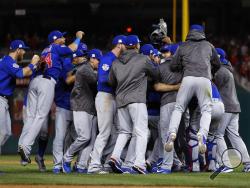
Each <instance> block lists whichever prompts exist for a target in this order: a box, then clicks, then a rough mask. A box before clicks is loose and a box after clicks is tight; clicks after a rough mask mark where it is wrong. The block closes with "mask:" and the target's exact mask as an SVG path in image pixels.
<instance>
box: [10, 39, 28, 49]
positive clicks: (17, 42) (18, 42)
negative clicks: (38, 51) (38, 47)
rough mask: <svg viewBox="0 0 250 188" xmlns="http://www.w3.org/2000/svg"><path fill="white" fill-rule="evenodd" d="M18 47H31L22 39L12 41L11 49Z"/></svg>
mask: <svg viewBox="0 0 250 188" xmlns="http://www.w3.org/2000/svg"><path fill="white" fill-rule="evenodd" d="M18 48H20V49H29V47H28V46H26V45H25V44H24V42H23V41H22V40H13V41H12V42H11V43H10V49H11V50H16V49H18Z"/></svg>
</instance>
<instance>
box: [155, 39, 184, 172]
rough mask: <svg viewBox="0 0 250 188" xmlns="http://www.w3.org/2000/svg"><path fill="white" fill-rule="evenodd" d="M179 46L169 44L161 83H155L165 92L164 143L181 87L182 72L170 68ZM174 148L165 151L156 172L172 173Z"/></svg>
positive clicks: (162, 101) (163, 110)
mask: <svg viewBox="0 0 250 188" xmlns="http://www.w3.org/2000/svg"><path fill="white" fill-rule="evenodd" d="M176 49H177V48H175V46H174V44H173V45H168V51H169V52H170V53H169V55H170V56H169V57H165V58H164V60H165V62H164V63H161V64H160V67H159V69H160V79H159V81H160V83H157V84H155V89H156V91H161V92H163V94H162V97H161V107H160V133H161V137H160V138H161V142H162V144H165V143H166V140H167V133H168V131H169V122H170V117H171V114H172V112H173V110H174V106H175V104H176V96H177V90H178V89H179V85H178V84H179V83H180V82H181V79H182V73H181V72H180V73H179V72H172V71H171V69H170V66H171V63H172V56H173V55H174V53H175V51H176ZM173 157H174V154H173V150H172V151H170V152H166V151H164V154H163V163H162V164H161V165H160V167H159V168H158V169H157V172H156V173H162V174H168V173H171V168H172V165H173Z"/></svg>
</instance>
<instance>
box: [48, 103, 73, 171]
mask: <svg viewBox="0 0 250 188" xmlns="http://www.w3.org/2000/svg"><path fill="white" fill-rule="evenodd" d="M55 116H56V119H55V138H54V141H53V162H54V168H58V169H60V168H62V159H63V148H64V140H65V137H66V133H67V131H68V130H69V126H73V112H72V111H71V110H67V109H64V108H60V107H58V106H57V107H56V114H55Z"/></svg>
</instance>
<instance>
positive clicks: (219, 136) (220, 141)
mask: <svg viewBox="0 0 250 188" xmlns="http://www.w3.org/2000/svg"><path fill="white" fill-rule="evenodd" d="M225 132H226V133H227V137H228V139H229V141H230V143H231V144H232V147H233V148H236V149H238V150H239V151H240V153H241V155H242V162H243V164H244V165H249V163H250V158H249V154H248V151H247V148H246V145H245V143H244V142H243V140H242V138H241V137H240V135H239V113H224V114H223V115H222V119H221V122H220V126H219V128H218V129H217V131H216V133H215V136H216V140H217V151H218V155H219V159H220V158H221V156H222V153H223V152H224V151H225V150H226V149H227V145H226V142H225V139H224V135H225ZM219 162H221V161H219ZM228 162H229V160H228ZM227 165H229V166H230V165H231V164H230V162H229V163H228V164H227Z"/></svg>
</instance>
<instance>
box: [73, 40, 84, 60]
mask: <svg viewBox="0 0 250 188" xmlns="http://www.w3.org/2000/svg"><path fill="white" fill-rule="evenodd" d="M87 50H88V47H87V45H86V44H85V43H83V42H81V43H80V44H79V45H78V48H77V50H76V51H75V52H74V53H73V58H75V57H82V56H85V55H86V54H87Z"/></svg>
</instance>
